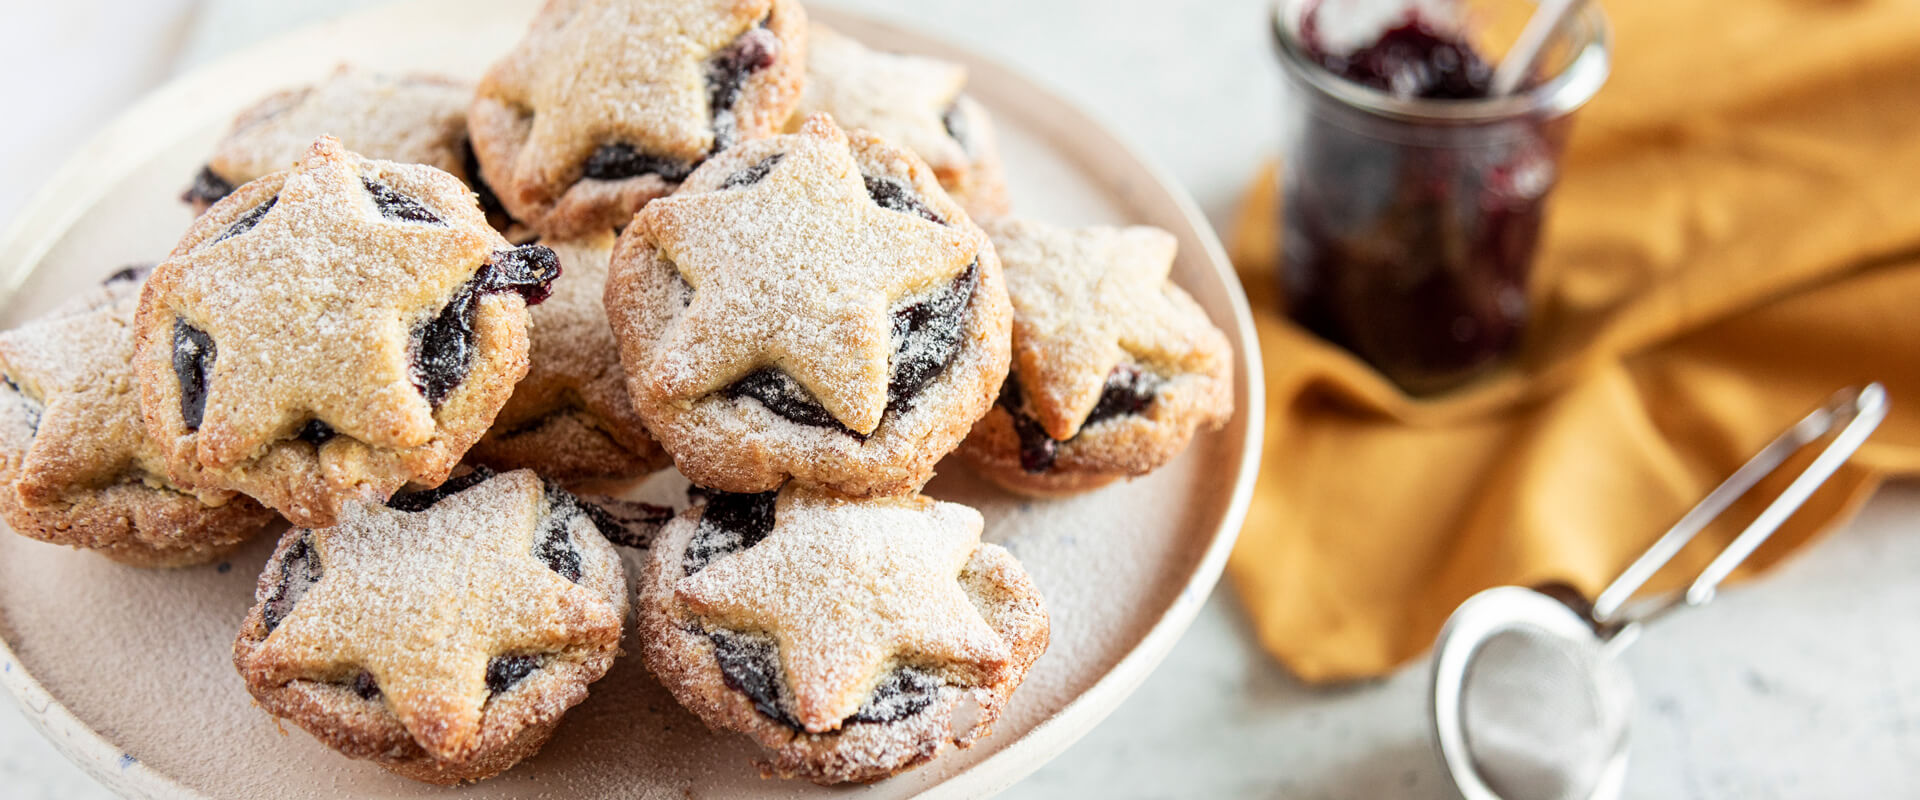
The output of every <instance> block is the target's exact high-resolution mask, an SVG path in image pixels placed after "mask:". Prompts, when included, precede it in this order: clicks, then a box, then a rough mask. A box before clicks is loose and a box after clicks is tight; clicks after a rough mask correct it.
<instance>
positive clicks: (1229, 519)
mask: <svg viewBox="0 0 1920 800" xmlns="http://www.w3.org/2000/svg"><path fill="white" fill-rule="evenodd" d="M447 1H448V0H407V2H401V3H395V4H392V5H386V6H375V7H372V8H368V9H363V10H359V11H355V12H352V13H349V14H345V15H341V16H338V17H334V18H332V19H329V20H323V21H319V22H315V23H311V24H307V25H302V26H299V27H297V28H294V29H291V30H289V31H286V32H284V33H281V34H279V35H276V36H274V37H271V38H269V39H265V40H262V41H260V42H256V43H254V44H252V45H249V46H247V47H244V48H241V49H239V50H236V51H234V52H231V53H228V54H227V55H224V56H221V57H220V58H217V59H213V60H211V61H207V62H204V63H201V64H198V65H196V66H194V67H192V68H191V69H189V70H188V71H186V72H185V73H182V74H180V75H177V76H174V77H172V78H170V79H168V80H167V81H166V82H165V83H163V84H161V85H160V86H158V87H155V88H154V89H152V90H150V91H148V92H147V93H145V94H144V95H142V96H141V98H140V99H139V100H137V101H136V102H134V103H133V104H132V105H130V106H128V107H126V108H125V109H123V110H122V111H121V112H120V113H119V114H117V115H115V117H114V118H113V119H112V120H111V121H109V122H108V123H107V124H106V125H105V126H103V127H102V128H100V129H99V130H98V131H97V132H96V133H95V134H94V135H93V136H91V137H89V138H88V139H87V140H86V142H85V143H84V144H82V145H81V146H80V147H79V148H77V149H76V150H74V151H73V153H72V154H71V155H70V156H68V157H67V159H66V160H65V161H64V162H62V164H61V166H60V168H59V169H57V170H56V171H55V172H54V173H53V175H52V176H51V177H50V178H48V180H47V181H46V182H45V183H43V184H42V185H41V187H40V188H39V189H38V190H37V191H35V192H34V193H33V194H32V195H31V196H30V198H29V200H28V201H27V204H26V205H25V206H24V207H23V208H22V210H21V213H20V214H19V215H18V216H16V217H15V218H14V220H13V222H12V223H11V224H9V225H8V226H7V227H6V228H5V230H4V232H0V303H7V302H11V301H12V300H13V298H14V295H15V294H16V293H17V292H18V290H19V289H20V287H21V285H22V284H23V283H24V282H25V281H26V279H27V278H29V277H31V276H32V275H33V274H34V272H36V271H37V270H38V268H39V266H40V264H41V262H42V261H43V260H44V258H45V257H46V255H47V253H48V252H50V251H51V250H52V249H53V247H54V246H56V245H57V244H58V242H59V241H60V240H61V238H62V237H63V236H64V235H65V233H66V231H67V230H68V229H69V228H71V227H72V225H73V224H74V223H75V222H76V221H77V220H78V219H79V218H80V217H82V216H83V215H84V214H85V213H86V212H87V211H88V210H89V209H90V208H92V207H93V206H94V205H95V204H96V203H97V202H98V201H99V199H100V198H101V197H103V196H104V195H105V194H106V192H107V191H108V189H109V188H110V187H111V186H112V184H113V182H114V181H116V180H118V179H119V178H120V177H121V176H123V175H125V174H126V173H127V172H128V171H130V170H131V169H132V168H134V167H136V166H138V165H139V164H141V163H144V162H145V161H146V160H148V159H150V158H152V157H153V156H155V155H157V154H158V153H159V152H161V151H162V150H164V149H166V148H168V147H171V146H173V145H175V144H177V143H178V139H179V136H180V135H184V134H186V133H187V132H189V131H190V130H192V129H193V128H195V127H197V126H199V125H201V124H204V120H196V121H193V122H186V121H185V120H186V119H188V118H190V117H191V115H178V116H176V117H173V118H171V119H169V116H168V115H167V114H164V113H161V112H162V110H163V109H168V108H172V107H178V106H181V105H186V104H190V102H189V101H190V100H191V99H192V98H193V97H195V96H198V95H202V94H216V92H215V91H214V89H213V85H214V84H216V83H218V81H219V78H220V76H221V75H223V74H226V73H230V72H232V71H234V70H236V69H238V68H240V67H242V66H244V65H246V64H249V63H251V62H258V61H263V60H267V59H268V56H269V55H270V54H271V53H273V52H274V51H276V50H279V49H280V48H283V47H286V46H287V45H288V43H289V42H291V41H295V40H302V39H309V38H319V37H324V36H326V35H327V34H328V32H330V31H335V30H339V29H344V28H351V27H354V26H356V25H360V24H364V21H365V20H366V19H369V18H376V17H387V16H390V15H394V14H396V13H402V14H404V13H407V12H408V11H409V10H414V9H418V8H423V7H428V6H435V5H443V4H444V3H446V2H447ZM808 12H809V15H810V16H812V17H813V18H815V19H816V20H824V21H828V22H829V23H832V24H846V25H848V26H849V27H861V28H867V29H871V30H880V31H885V32H886V33H887V34H889V35H892V36H897V37H899V38H900V39H903V40H908V41H913V42H916V43H929V44H932V45H934V46H935V49H944V50H947V51H949V52H952V53H961V54H964V55H965V57H966V59H967V61H968V62H969V64H968V68H969V70H972V71H974V72H977V73H983V74H990V75H992V76H993V78H992V79H993V81H994V82H996V83H998V84H1001V85H1009V86H1015V87H1019V91H1021V92H1023V93H1027V94H1030V95H1033V96H1035V97H1037V98H1040V99H1044V100H1045V101H1047V102H1048V103H1049V104H1050V105H1051V106H1052V107H1053V111H1052V113H1053V114H1055V115H1057V116H1059V117H1062V118H1067V119H1070V120H1072V121H1073V122H1074V123H1075V127H1076V128H1077V129H1079V130H1080V131H1082V134H1083V135H1087V136H1092V137H1097V138H1098V139H1100V140H1101V141H1100V142H1099V144H1100V145H1101V148H1100V149H1103V150H1111V151H1113V152H1118V153H1120V154H1122V155H1124V156H1125V157H1126V158H1127V159H1129V160H1130V161H1131V162H1132V166H1134V167H1137V172H1138V174H1140V175H1142V176H1144V177H1145V178H1146V179H1147V181H1146V182H1147V183H1148V184H1149V185H1150V187H1151V189H1152V190H1153V192H1152V193H1153V194H1157V195H1159V196H1160V197H1162V198H1163V199H1164V200H1166V201H1169V202H1170V204H1171V205H1172V207H1173V209H1174V211H1176V212H1177V213H1178V214H1179V216H1180V217H1181V218H1182V221H1183V222H1185V224H1186V225H1187V226H1188V227H1189V228H1190V229H1191V230H1192V231H1193V233H1194V235H1195V237H1196V238H1197V239H1198V240H1199V244H1200V249H1201V255H1202V256H1203V257H1204V258H1205V260H1206V262H1207V264H1208V266H1209V267H1211V268H1212V269H1213V270H1214V272H1215V273H1216V275H1217V277H1218V278H1219V279H1220V281H1221V283H1222V285H1223V287H1224V288H1225V290H1226V294H1227V303H1228V306H1229V307H1230V309H1231V311H1232V315H1233V327H1234V328H1235V332H1236V334H1237V335H1238V340H1239V342H1238V343H1239V347H1237V348H1236V349H1235V352H1236V359H1235V366H1236V370H1235V372H1236V373H1237V374H1236V376H1235V377H1236V378H1237V381H1236V383H1237V387H1236V388H1237V389H1238V391H1237V392H1236V394H1239V395H1240V396H1239V397H1236V404H1237V405H1238V406H1239V407H1238V408H1237V409H1236V410H1235V412H1236V414H1238V415H1243V416H1242V418H1243V419H1244V420H1245V421H1246V428H1245V431H1246V432H1245V435H1244V436H1243V437H1242V441H1241V442H1239V447H1240V457H1239V461H1238V463H1237V464H1236V470H1237V472H1236V476H1235V480H1234V487H1233V491H1232V493H1231V494H1230V495H1229V497H1228V501H1227V506H1226V511H1225V513H1224V514H1223V515H1222V516H1221V518H1220V523H1219V525H1218V526H1217V527H1216V528H1215V529H1214V530H1213V531H1212V533H1211V540H1210V541H1209V542H1208V544H1207V547H1206V549H1205V551H1204V552H1203V553H1202V554H1201V556H1200V558H1199V560H1198V561H1197V562H1196V563H1195V566H1194V569H1193V571H1192V572H1191V573H1190V574H1189V575H1188V576H1187V580H1186V583H1185V585H1184V586H1182V587H1181V589H1180V593H1179V594H1178V596H1176V598H1175V599H1174V601H1173V602H1172V603H1171V604H1169V605H1168V606H1166V608H1165V609H1164V610H1162V611H1161V612H1160V614H1159V615H1158V618H1157V619H1155V620H1154V622H1153V624H1152V626H1151V627H1150V628H1149V629H1148V631H1147V633H1146V634H1145V635H1143V636H1142V637H1140V639H1139V640H1138V641H1137V642H1136V643H1135V644H1134V646H1133V647H1132V648H1131V649H1129V650H1128V651H1127V653H1126V655H1124V656H1122V657H1121V658H1120V660H1119V661H1117V662H1115V663H1114V664H1113V665H1112V666H1111V667H1109V668H1108V669H1107V670H1106V671H1105V673H1104V674H1102V675H1101V676H1100V677H1099V678H1098V679H1096V680H1095V681H1094V682H1093V684H1092V685H1090V686H1088V687H1087V688H1086V690H1084V691H1082V692H1080V693H1079V694H1077V695H1075V696H1074V697H1073V699H1071V700H1069V701H1068V702H1067V704H1066V705H1065V706H1064V707H1062V708H1061V709H1060V710H1059V711H1058V712H1056V713H1055V714H1053V715H1052V716H1050V717H1047V718H1045V719H1043V720H1041V721H1040V722H1039V723H1038V724H1036V725H1035V726H1034V727H1033V728H1032V729H1031V730H1029V731H1027V733H1026V734H1025V735H1024V736H1022V737H1020V738H1018V739H1015V740H1013V741H1011V742H1008V743H1007V744H1006V745H1005V746H1004V747H1002V748H1001V749H1000V750H999V751H998V752H996V753H994V754H993V755H990V756H988V757H986V758H984V759H982V760H981V761H979V762H978V763H976V764H974V765H972V766H970V767H968V768H967V769H965V770H963V771H961V772H959V773H957V774H955V775H953V776H951V777H949V778H947V779H945V780H943V781H941V782H940V783H937V784H934V785H932V786H930V787H928V788H927V789H926V790H925V791H924V792H923V793H922V794H921V795H920V796H922V797H928V798H944V797H980V796H986V795H991V794H995V793H998V792H1000V791H1002V790H1004V789H1005V788H1007V787H1008V786H1011V785H1013V784H1014V783H1016V782H1018V781H1019V780H1021V779H1022V778H1025V777H1026V776H1028V775H1030V774H1032V773H1033V772H1034V771H1035V770H1037V769H1039V768H1040V766H1042V765H1044V764H1045V763H1047V762H1048V761H1051V760H1053V759H1054V758H1055V757H1057V756H1058V755H1059V754H1060V753H1062V752H1064V751H1065V750H1066V749H1067V748H1068V747H1070V746H1072V745H1073V743H1074V742H1076V741H1078V740H1079V739H1080V738H1081V737H1083V736H1085V735H1086V734H1087V733H1088V732H1090V731H1092V730H1093V728H1094V727H1096V726H1097V725H1098V724H1099V723H1100V721H1101V720H1103V719H1105V718H1106V717H1107V716H1108V715H1109V714H1111V713H1112V712H1113V711H1114V710H1115V709H1117V708H1118V707H1119V706H1120V704H1121V703H1122V702H1123V701H1124V700H1125V699H1126V698H1127V697H1128V696H1129V695H1131V694H1132V693H1133V692H1134V690H1135V689H1137V688H1138V687H1139V686H1140V684H1141V683H1142V682H1143V681H1145V680H1146V678H1147V676H1148V675H1150V674H1152V672H1153V670H1154V669H1155V668H1156V667H1158V666H1159V664H1160V662H1162V661H1163V660H1165V658H1166V657H1167V655H1168V654H1170V653H1171V652H1172V650H1173V646H1174V644H1175V643H1176V642H1177V641H1178V640H1179V638H1180V637H1181V635H1183V634H1184V633H1185V632H1186V630H1187V628H1188V627H1189V626H1190V625H1191V624H1192V622H1193V619H1194V617H1195V616H1196V615H1197V614H1198V613H1199V611H1200V608H1201V606H1203V605H1204V604H1205V603H1206V601H1207V598H1208V597H1210V596H1211V595H1212V592H1213V589H1214V587H1215V586H1216V585H1217V584H1218V583H1219V580H1220V577H1221V575H1222V573H1223V571H1224V569H1225V566H1226V561H1227V557H1228V554H1229V553H1230V552H1231V551H1232V549H1233V544H1234V542H1235V541H1236V540H1237V539H1238V537H1239V533H1240V529H1241V527H1242V526H1243V525H1244V524H1245V521H1246V516H1247V510H1248V507H1249V505H1250V504H1251V502H1252V497H1253V489H1254V484H1255V479H1256V477H1257V476H1258V474H1259V466H1260V459H1261V455H1262V452H1263V448H1262V446H1261V445H1262V444H1263V442H1264V437H1265V422H1266V397H1265V395H1266V385H1265V374H1264V372H1263V371H1262V370H1261V364H1262V360H1261V354H1260V339H1259V336H1258V333H1257V332H1256V330H1255V328H1254V324H1253V312H1252V309H1251V306H1250V304H1249V302H1248V299H1247V295H1246V291H1245V289H1244V287H1243V286H1242V285H1241V283H1240V280H1239V276H1238V274H1237V273H1236V272H1235V271H1234V269H1233V267H1232V262H1231V261H1229V260H1228V258H1227V255H1226V251H1225V248H1224V247H1223V246H1222V245H1221V243H1220V239H1219V236H1218V234H1217V233H1216V232H1215V231H1214V229H1213V226H1212V224H1211V222H1210V221H1209V220H1208V219H1207V218H1206V215H1205V214H1204V213H1202V212H1201V211H1200V208H1199V206H1198V204H1197V203H1195V202H1194V200H1193V197H1192V196H1191V195H1190V194H1189V193H1188V192H1187V190H1186V188H1185V187H1184V186H1182V185H1181V184H1180V183H1179V182H1177V181H1175V180H1173V179H1172V177H1171V175H1170V174H1169V173H1168V172H1167V171H1166V170H1165V169H1164V168H1163V167H1161V166H1160V165H1159V164H1158V163H1156V162H1155V161H1153V160H1152V159H1149V158H1148V157H1146V156H1145V155H1144V154H1143V153H1142V152H1141V151H1140V149H1139V148H1137V147H1135V146H1134V145H1133V144H1132V143H1131V142H1129V141H1127V140H1126V139H1124V138H1122V137H1121V136H1119V135H1118V134H1117V133H1115V128H1113V126H1111V125H1109V124H1108V123H1107V120H1105V119H1103V118H1102V117H1100V116H1098V115H1096V114H1094V113H1092V112H1090V111H1088V110H1087V109H1086V108H1085V107H1083V106H1081V105H1080V104H1079V103H1078V102H1077V101H1074V100H1072V99H1070V98H1068V97H1067V96H1065V95H1064V94H1063V93H1061V92H1059V91H1057V90H1056V89H1054V88H1053V87H1052V86H1051V85H1049V84H1047V83H1045V82H1044V81H1042V80H1039V79H1036V78H1034V77H1031V76H1029V75H1027V74H1025V73H1023V72H1021V71H1018V70H1016V69H1014V68H1012V67H1009V66H1008V65H1006V64H1004V63H1003V62H1001V61H1000V60H999V59H997V58H995V57H993V56H990V55H986V54H984V53H982V52H981V51H980V50H978V49H976V48H974V47H970V46H967V45H964V44H961V43H957V42H954V41H952V40H949V39H947V38H945V37H943V36H941V35H939V34H934V33H928V32H925V31H923V30H920V29H917V28H913V27H909V26H907V25H904V24H901V23H897V22H895V21H893V20H891V19H886V18H881V17H876V16H873V15H870V14H865V13H861V12H855V11H850V10H847V9H844V8H840V7H837V6H834V5H832V4H831V3H821V2H810V3H808ZM36 232H40V233H38V235H36ZM1216 322H1217V321H1216ZM6 629H7V625H6V624H5V616H4V613H3V612H0V663H4V664H6V669H5V670H4V671H0V686H4V688H5V689H6V691H7V694H8V695H9V696H10V697H11V698H12V700H13V702H14V703H15V704H16V705H17V706H18V707H19V708H20V710H21V712H22V716H23V717H25V718H26V719H27V721H28V724H30V725H32V726H33V728H34V729H35V730H36V731H37V732H38V733H39V734H40V735H41V736H42V737H43V738H45V739H46V740H47V741H48V742H49V743H51V744H52V745H53V746H54V748H55V749H56V750H58V751H59V752H60V753H61V754H62V755H64V756H66V758H67V759H68V760H69V761H71V762H72V763H74V764H75V765H76V766H78V767H79V768H80V769H81V770H82V771H83V772H85V773H87V774H88V775H89V776H91V777H92V778H94V779H95V780H97V781H99V782H100V783H101V784H102V785H103V786H105V787H106V788H108V789H109V790H111V791H114V792H116V793H118V794H121V795H123V796H130V797H201V796H204V795H202V794H200V793H198V792H196V791H195V790H193V789H191V788H189V787H187V786H185V785H183V784H181V783H180V782H179V781H178V780H176V779H175V778H173V777H172V776H170V775H167V774H165V773H162V772H160V771H158V770H156V769H153V768H152V767H149V766H147V765H146V764H145V763H143V762H140V761H138V760H135V759H133V758H132V757H131V756H129V755H127V754H126V753H124V752H123V751H122V750H121V749H120V747H118V746H117V745H115V744H114V743H113V741H112V740H110V739H108V738H107V737H106V736H105V735H103V734H102V733H101V732H99V731H97V730H95V729H94V728H92V727H91V726H89V725H87V724H86V723H85V722H84V721H82V720H81V719H80V718H79V717H78V716H76V715H75V714H74V713H73V712H72V710H70V709H68V708H67V707H66V706H65V705H64V704H63V703H61V702H60V701H59V700H57V699H55V696H54V694H53V692H51V691H50V690H48V688H47V687H46V686H44V685H43V684H41V683H40V682H39V681H38V680H37V679H36V678H34V677H33V674H32V671H31V670H29V669H28V668H27V666H26V664H25V663H23V662H22V661H21V659H20V658H19V656H18V655H17V654H16V653H15V652H14V651H13V646H12V644H11V643H10V642H9V641H8V640H7V637H6V635H5V632H6Z"/></svg>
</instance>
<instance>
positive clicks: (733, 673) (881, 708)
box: [707, 630, 942, 731]
mask: <svg viewBox="0 0 1920 800" xmlns="http://www.w3.org/2000/svg"><path fill="white" fill-rule="evenodd" d="M707 640H708V641H711V642H713V656H714V660H715V661H716V662H718V664H719V666H720V680H721V682H722V683H725V684H726V685H727V688H729V689H732V690H734V691H736V692H739V693H741V694H743V695H746V696H747V699H748V700H751V701H753V708H754V710H755V711H758V712H760V713H761V714H762V715H764V716H766V717H767V718H768V719H771V720H773V721H775V722H778V723H780V724H781V725H785V726H787V727H788V728H792V729H793V730H796V731H800V730H804V728H803V727H802V726H801V725H800V721H799V720H797V719H794V717H793V714H791V713H789V712H788V710H787V708H788V704H789V701H788V694H787V693H786V692H785V691H783V689H784V688H785V685H784V680H783V675H784V673H783V672H782V671H781V669H780V648H779V646H778V645H777V644H775V643H774V641H773V639H772V638H771V637H768V636H764V635H758V634H747V633H740V632H737V631H729V630H716V631H711V632H709V633H708V634H707ZM941 685H942V684H941V683H940V679H938V678H935V677H934V676H932V675H930V674H928V673H926V672H923V671H921V670H918V669H914V668H912V667H901V668H899V669H896V670H894V671H893V672H891V673H888V674H887V676H886V677H884V678H882V679H881V680H880V683H879V685H877V686H875V687H873V694H872V695H869V696H868V697H867V701H866V702H865V703H862V704H860V709H859V710H858V711H855V712H854V713H853V714H852V716H849V717H847V718H846V719H845V720H844V723H846V724H852V723H859V722H864V723H874V724H884V723H888V722H898V721H900V720H903V719H906V718H908V717H911V716H913V715H915V714H918V713H920V712H922V711H925V710H926V709H927V707H928V706H931V705H933V701H934V699H935V694H936V693H937V692H939V691H940V687H941Z"/></svg>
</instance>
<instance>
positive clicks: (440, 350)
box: [409, 244, 560, 408]
mask: <svg viewBox="0 0 1920 800" xmlns="http://www.w3.org/2000/svg"><path fill="white" fill-rule="evenodd" d="M558 277H560V259H559V257H558V256H555V255H554V253H553V251H552V250H549V249H547V248H545V247H542V246H540V245H536V244H528V245H521V246H519V247H515V248H513V249H511V250H500V251H496V252H495V253H494V254H493V259H492V260H491V261H488V262H487V263H485V264H482V265H480V270H479V271H478V272H475V273H474V276H473V279H472V280H470V281H468V282H467V283H465V284H464V285H462V286H461V287H460V288H459V289H457V290H455V291H454V293H453V299H452V300H451V301H449V302H448V303H447V305H446V306H445V307H443V308H441V309H440V313H438V314H436V315H434V316H433V318H431V319H429V320H427V321H425V322H423V323H420V324H418V325H415V326H414V328H413V341H412V344H411V347H410V348H409V350H410V354H411V355H412V358H413V385H414V387H415V388H417V389H419V390H420V394H421V395H422V396H424V397H426V398H427V402H429V403H431V404H432V405H433V407H435V408H439V407H440V403H441V402H443V401H445V400H446V399H447V395H449V394H451V393H452V392H453V390H454V387H457V386H459V385H460V382H461V381H463V380H465V379H466V377H467V369H468V368H469V367H470V366H471V365H472V363H473V347H474V341H473V337H474V332H473V315H474V312H475V311H476V310H477V309H478V308H479V304H480V299H481V298H482V297H484V296H486V295H489V294H495V293H499V292H509V291H510V292H516V293H518V294H519V295H520V296H521V297H523V298H525V299H526V301H527V305H536V304H538V303H539V302H540V301H542V300H545V299H547V295H548V294H549V293H551V292H552V291H553V280H554V279H555V278H558Z"/></svg>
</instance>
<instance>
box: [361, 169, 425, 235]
mask: <svg viewBox="0 0 1920 800" xmlns="http://www.w3.org/2000/svg"><path fill="white" fill-rule="evenodd" d="M360 185H361V186H362V187H365V188H366V190H367V196H369V197H372V198H373V207H374V208H377V209H380V216H383V217H386V218H387V219H390V220H394V221H396V222H424V223H427V224H429V225H445V224H446V223H445V222H442V221H441V220H440V218H439V217H437V216H434V214H433V212H431V211H428V210H427V207H426V206H424V205H421V204H420V201H418V200H415V199H413V198H412V197H409V196H407V195H406V194H404V193H402V192H400V191H399V190H397V189H395V188H393V187H391V186H388V185H386V184H384V183H381V182H379V181H376V180H373V179H372V178H366V177H363V178H361V179H360Z"/></svg>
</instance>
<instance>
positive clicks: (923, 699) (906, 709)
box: [847, 667, 941, 723]
mask: <svg viewBox="0 0 1920 800" xmlns="http://www.w3.org/2000/svg"><path fill="white" fill-rule="evenodd" d="M940 686H941V683H940V679H939V678H935V677H934V676H932V675H929V674H927V673H925V672H921V671H920V670H917V669H914V668H912V667H901V668H899V669H896V670H894V671H893V672H892V673H891V674H889V675H888V676H887V677H886V678H884V679H882V680H881V681H880V685H878V686H875V687H873V696H871V697H868V698H867V702H866V703H864V704H862V705H861V706H860V710H859V711H855V712H853V716H851V717H848V718H847V721H848V722H874V723H886V722H899V721H900V720H903V719H906V718H908V717H911V716H913V715H915V714H918V713H920V712H922V711H925V710H926V709H927V706H930V705H933V700H934V693H936V692H938V691H940Z"/></svg>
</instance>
